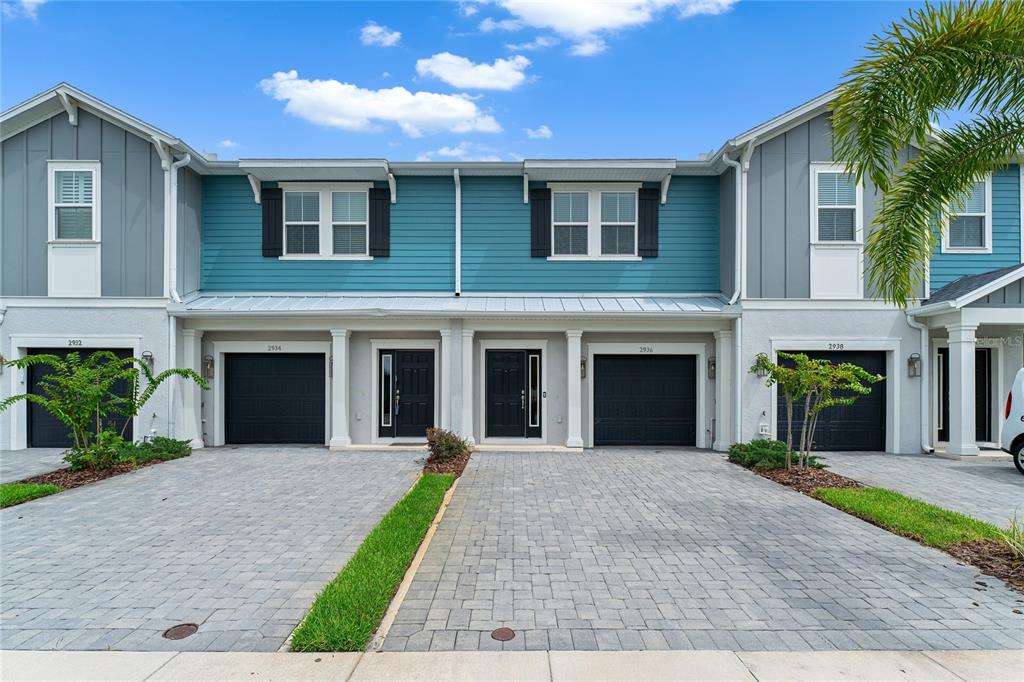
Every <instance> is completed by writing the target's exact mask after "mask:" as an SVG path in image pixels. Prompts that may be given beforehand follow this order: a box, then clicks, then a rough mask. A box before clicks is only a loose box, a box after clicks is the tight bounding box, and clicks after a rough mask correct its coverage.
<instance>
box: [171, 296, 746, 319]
mask: <svg viewBox="0 0 1024 682" xmlns="http://www.w3.org/2000/svg"><path fill="white" fill-rule="evenodd" d="M168 310H169V311H170V313H171V314H172V315H176V316H180V317H189V316H197V315H268V314H271V315H323V316H326V315H338V314H342V315H352V316H369V317H372V316H391V315H393V316H410V317H425V316H430V317H437V316H450V317H488V316H493V317H538V316H539V317H547V316H566V315H569V316H573V317H576V316H579V317H634V316H636V317H640V316H645V317H651V316H698V317H736V316H737V315H738V314H739V313H738V312H732V311H731V310H728V309H727V307H726V304H725V301H724V300H723V299H722V298H721V297H719V296H713V295H707V296H672V295H666V296H657V295H653V296H605V295H560V296H515V295H510V296H501V295H486V296H484V295H479V296H477V295H469V296H423V295H407V296H402V295H371V294H365V295H338V294H267V295H242V294H201V295H199V296H195V297H193V298H190V299H187V300H186V301H184V302H183V303H179V304H174V305H171V306H169V308H168Z"/></svg>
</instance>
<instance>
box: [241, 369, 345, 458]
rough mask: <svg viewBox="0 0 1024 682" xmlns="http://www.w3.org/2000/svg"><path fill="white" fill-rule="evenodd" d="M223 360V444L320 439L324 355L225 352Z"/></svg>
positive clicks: (323, 419) (324, 397)
mask: <svg viewBox="0 0 1024 682" xmlns="http://www.w3.org/2000/svg"><path fill="white" fill-rule="evenodd" d="M224 362H225V366H224V440H225V442H227V443H318V444H323V443H324V441H325V440H326V437H325V433H326V409H327V408H326V400H327V376H326V363H327V359H326V356H325V355H324V354H323V353H229V354H228V355H225V356H224Z"/></svg>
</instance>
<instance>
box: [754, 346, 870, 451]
mask: <svg viewBox="0 0 1024 682" xmlns="http://www.w3.org/2000/svg"><path fill="white" fill-rule="evenodd" d="M779 358H780V360H782V361H787V362H786V364H782V362H773V361H772V360H771V358H769V357H768V356H767V355H765V354H764V353H759V354H758V355H757V357H756V358H755V360H754V364H753V366H752V367H751V368H750V372H751V373H755V374H756V373H757V372H758V371H759V370H760V371H762V372H765V373H766V376H767V378H766V380H765V385H767V386H772V385H774V384H778V386H779V391H781V392H782V396H783V400H784V401H785V403H786V448H787V450H789V451H790V452H787V454H786V468H787V469H788V468H790V466H791V464H792V459H791V451H792V449H793V408H794V405H796V404H797V403H798V402H800V403H802V405H803V413H804V418H803V423H802V424H801V428H800V440H799V443H798V446H799V449H798V453H799V460H798V465H799V466H800V467H801V468H803V467H806V466H807V461H808V458H809V457H810V453H811V448H813V447H814V432H815V429H816V428H817V426H818V417H819V416H820V415H821V413H822V412H824V411H825V410H826V409H828V408H830V407H834V406H837V405H852V404H853V403H854V402H855V401H856V400H857V398H859V397H860V396H862V395H867V394H868V393H871V384H876V383H878V382H879V381H881V380H882V379H884V378H885V377H883V376H882V375H880V374H871V373H870V372H868V371H867V370H865V369H863V368H862V367H859V366H857V365H854V364H853V363H849V362H843V363H839V364H834V363H832V362H830V361H829V360H824V359H812V358H810V357H808V356H807V355H805V354H804V353H783V352H780V353H779Z"/></svg>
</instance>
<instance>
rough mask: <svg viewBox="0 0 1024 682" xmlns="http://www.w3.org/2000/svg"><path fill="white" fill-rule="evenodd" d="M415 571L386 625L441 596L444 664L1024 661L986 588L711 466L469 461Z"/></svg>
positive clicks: (588, 458) (683, 454) (583, 456)
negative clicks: (945, 657)
mask: <svg viewBox="0 0 1024 682" xmlns="http://www.w3.org/2000/svg"><path fill="white" fill-rule="evenodd" d="M928 461H929V463H930V462H931V461H932V460H928ZM425 565H426V566H429V567H430V568H429V570H427V571H422V570H421V571H420V572H419V573H418V574H417V576H416V578H415V580H414V582H413V586H412V590H411V591H410V595H415V598H416V599H417V602H416V603H413V604H411V603H409V602H408V601H407V602H406V603H405V604H404V605H403V606H402V609H401V610H400V618H399V620H400V621H405V618H406V617H411V616H407V614H412V613H413V612H414V610H417V609H423V608H434V609H437V608H448V607H447V606H443V607H442V606H441V605H440V604H439V603H438V602H437V601H436V600H438V599H448V598H453V599H455V600H457V601H458V606H457V607H454V608H452V610H451V612H450V613H449V615H448V620H447V622H446V624H445V628H446V631H455V632H456V635H455V638H456V639H455V648H457V649H496V648H498V647H495V646H494V644H493V643H492V641H491V640H490V635H489V633H490V630H491V629H493V628H495V627H499V626H501V625H508V626H510V627H513V629H515V630H517V638H516V640H513V641H517V640H518V641H520V642H521V645H522V646H524V647H525V648H528V649H529V648H535V647H538V646H541V644H540V642H541V641H542V639H541V635H540V634H537V633H543V640H544V641H546V646H547V647H548V648H550V649H552V650H562V649H588V650H590V649H615V648H619V649H627V650H630V649H633V650H635V649H659V648H660V649H665V648H672V649H720V648H725V649H739V650H812V649H818V650H832V649H836V648H844V649H879V648H897V649H907V648H916V649H940V648H951V647H952V648H955V647H965V646H969V647H972V648H977V647H979V646H987V647H989V648H991V647H1001V648H1009V647H1013V646H1015V647H1018V648H1019V647H1021V646H1024V617H1021V616H1018V615H1015V614H1013V613H1012V612H1011V611H1010V609H1012V608H1014V607H1015V606H1017V602H1016V599H1018V598H1019V597H1018V596H1017V595H1015V594H1014V593H1011V592H1010V591H1009V590H1007V589H1006V588H1005V587H1004V586H1003V585H1002V583H1001V582H1000V581H998V580H996V579H993V578H987V577H982V578H978V573H977V571H975V570H974V569H972V568H971V567H967V566H960V565H958V564H957V563H956V562H955V561H954V560H952V559H951V558H949V557H947V556H946V555H944V554H942V553H940V552H937V551H935V550H931V549H928V548H925V547H922V546H920V545H917V544H916V543H914V542H911V541H909V540H905V539H903V538H899V537H896V536H894V535H892V534H890V533H887V532H885V531H883V530H881V529H878V528H875V527H873V526H870V525H868V524H865V523H863V522H861V521H859V520H857V519H855V518H853V517H850V516H848V515H846V514H843V513H842V512H839V511H837V510H833V509H830V508H828V507H826V506H824V505H822V504H820V503H818V502H816V501H814V500H812V499H810V498H807V497H806V496H803V495H799V494H798V493H795V492H793V491H790V490H788V489H785V488H782V487H781V486H778V485H776V484H774V483H771V482H770V481H767V480H764V479H762V478H760V477H758V476H755V475H753V474H751V473H749V472H746V471H743V470H742V469H739V468H738V467H735V466H733V465H730V464H728V463H727V462H724V461H723V458H722V456H721V455H719V454H717V453H711V452H701V451H694V450H683V449H680V450H673V449H666V450H664V451H662V452H656V451H655V452H652V451H650V450H639V449H626V448H615V449H612V448H609V449H598V450H593V451H585V452H583V453H538V452H532V453H526V452H501V453H499V452H479V453H477V454H476V455H474V458H473V460H472V462H471V463H470V466H469V468H468V469H467V470H466V472H465V474H464V476H463V478H462V480H461V481H460V483H459V488H458V490H457V491H456V494H455V496H454V499H453V501H452V505H451V507H450V508H449V510H448V512H447V513H446V515H445V517H444V519H443V520H442V522H441V525H440V527H439V529H438V531H437V534H436V535H435V537H434V540H433V542H432V544H431V546H430V549H429V550H428V552H427V557H426V561H425ZM438 575H442V576H446V577H448V576H450V580H449V582H448V585H449V588H448V591H447V592H445V593H442V588H440V587H439V585H438V578H437V576H438ZM976 580H981V581H982V582H985V583H986V584H987V587H985V588H982V587H979V586H977V585H975V581H976ZM464 588H466V589H464ZM509 595H511V601H510V600H509V599H510V597H509ZM431 599H433V600H435V601H434V602H433V603H431V602H430V600H431ZM422 601H426V602H427V603H428V604H429V607H428V606H424V605H423V604H422V603H421V602H422ZM467 602H469V603H470V606H469V607H467V606H466V603H467ZM975 604H976V605H975ZM460 609H461V610H460ZM403 612H404V613H403ZM499 616H500V617H501V618H499ZM530 616H532V618H531V617H530ZM412 622H414V623H419V624H420V625H425V624H426V623H427V620H426V618H425V617H424V614H419V613H415V618H412ZM531 633H533V634H531ZM986 633H989V634H986ZM992 633H995V634H994V635H993V634H992ZM478 635H479V637H478ZM406 636H408V635H407V634H406V633H396V632H395V630H392V634H391V636H389V638H388V639H389V641H388V645H387V647H386V648H388V649H389V650H402V649H407V648H408V646H407V642H406V641H404V638H405V637H406ZM435 636H436V635H435ZM613 638H614V641H613ZM392 639H394V641H392ZM400 640H402V641H400ZM981 641H984V642H985V643H986V644H984V645H983V644H981ZM514 646H520V644H516V645H514Z"/></svg>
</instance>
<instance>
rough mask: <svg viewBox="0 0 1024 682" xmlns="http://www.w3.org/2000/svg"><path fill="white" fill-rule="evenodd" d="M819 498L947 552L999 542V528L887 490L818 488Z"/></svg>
mask: <svg viewBox="0 0 1024 682" xmlns="http://www.w3.org/2000/svg"><path fill="white" fill-rule="evenodd" d="M814 496H815V497H817V498H818V499H820V500H822V501H824V502H826V503H828V504H830V505H832V506H833V507H836V508H837V509H842V510H843V511H845V512H847V513H849V514H853V515H854V516H857V517H860V518H862V519H864V520H865V521H870V522H871V523H874V524H876V525H879V526H881V527H882V528H885V529H886V530H889V531H892V532H893V533H896V534H897V535H902V536H904V537H908V538H913V539H914V540H917V541H918V542H922V543H924V544H926V545H931V546H932V547H937V548H939V549H945V548H947V547H949V546H950V545H955V544H957V543H958V542H966V541H969V540H999V539H1000V534H999V529H998V528H996V527H995V526H993V525H992V524H989V523H985V522H983V521H978V520H977V519H973V518H971V517H970V516H965V515H963V514H958V513H956V512H952V511H949V510H948V509H943V508H942V507H936V506H935V505H934V504H928V503H927V502H921V501H920V500H915V499H914V498H912V497H907V496H906V495H901V494H899V493H897V492H893V491H892V490H886V489H885V488H818V489H817V490H815V491H814Z"/></svg>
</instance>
